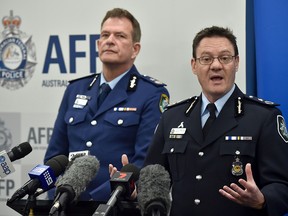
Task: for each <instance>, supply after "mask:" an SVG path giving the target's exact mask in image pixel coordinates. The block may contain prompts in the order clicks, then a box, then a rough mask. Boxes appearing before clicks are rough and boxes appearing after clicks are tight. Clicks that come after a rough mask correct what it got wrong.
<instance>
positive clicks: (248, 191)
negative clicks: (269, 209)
mask: <svg viewBox="0 0 288 216" xmlns="http://www.w3.org/2000/svg"><path fill="white" fill-rule="evenodd" d="M245 172H246V176H247V181H246V180H244V179H239V183H240V184H241V185H242V186H243V187H244V190H243V189H242V188H241V187H239V186H238V185H237V184H235V183H231V184H230V187H229V186H226V185H225V186H223V189H220V190H219V192H220V194H222V195H223V196H224V197H226V198H228V199H229V200H232V201H234V202H236V203H238V204H240V205H245V206H249V207H251V208H255V209H262V208H263V207H264V204H265V198H264V195H263V194H262V192H261V191H260V189H259V188H258V186H257V185H256V183H255V181H254V178H253V175H252V169H251V164H247V165H246V167H245Z"/></svg>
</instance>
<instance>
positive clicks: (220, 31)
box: [192, 26, 239, 58]
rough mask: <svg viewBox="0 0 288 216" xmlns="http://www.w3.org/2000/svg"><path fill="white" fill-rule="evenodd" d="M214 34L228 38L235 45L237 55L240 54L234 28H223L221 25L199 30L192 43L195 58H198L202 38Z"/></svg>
mask: <svg viewBox="0 0 288 216" xmlns="http://www.w3.org/2000/svg"><path fill="white" fill-rule="evenodd" d="M214 36H219V37H225V38H227V39H228V40H229V41H230V42H231V43H232V45H233V47H234V51H235V54H234V55H235V56H238V54H239V53H238V46H237V41H236V37H235V35H233V32H232V30H230V29H229V28H223V27H219V26H212V27H208V28H205V29H202V30H201V31H200V32H198V33H197V34H196V36H195V38H194V40H193V45H192V51H193V53H192V56H193V58H196V49H197V47H198V46H199V44H200V42H201V40H202V39H203V38H206V37H214Z"/></svg>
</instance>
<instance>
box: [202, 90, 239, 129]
mask: <svg viewBox="0 0 288 216" xmlns="http://www.w3.org/2000/svg"><path fill="white" fill-rule="evenodd" d="M234 89H235V84H234V85H233V87H232V88H231V89H230V91H229V92H227V93H226V94H225V95H224V96H223V97H221V98H219V99H218V100H217V101H215V103H214V104H215V106H216V113H215V115H216V117H218V115H219V113H220V112H221V110H222V108H223V106H224V104H225V103H226V101H227V100H228V98H229V97H230V96H231V95H232V93H233V91H234ZM209 103H210V102H209V101H208V99H207V98H206V96H205V95H204V94H203V93H202V105H201V124H202V128H203V127H204V124H205V122H206V120H207V119H208V117H209V111H208V110H207V109H206V107H207V105H208V104H209Z"/></svg>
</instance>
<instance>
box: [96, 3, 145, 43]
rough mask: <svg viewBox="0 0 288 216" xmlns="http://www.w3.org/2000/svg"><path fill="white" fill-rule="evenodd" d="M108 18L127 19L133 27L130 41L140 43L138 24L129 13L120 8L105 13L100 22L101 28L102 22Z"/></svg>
mask: <svg viewBox="0 0 288 216" xmlns="http://www.w3.org/2000/svg"><path fill="white" fill-rule="evenodd" d="M109 18H127V19H128V20H130V21H131V23H132V27H133V32H132V40H133V41H134V42H140V40H141V28H140V24H139V22H138V21H137V19H136V18H135V17H134V16H133V15H132V14H131V13H130V12H129V11H127V10H125V9H122V8H114V9H112V10H109V11H107V13H106V15H105V17H104V18H103V20H102V23H101V28H102V27H103V24H104V22H105V21H106V20H107V19H109Z"/></svg>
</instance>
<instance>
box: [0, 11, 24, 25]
mask: <svg viewBox="0 0 288 216" xmlns="http://www.w3.org/2000/svg"><path fill="white" fill-rule="evenodd" d="M2 24H3V26H4V28H15V27H17V28H19V26H20V24H21V18H20V17H19V16H13V11H10V16H5V17H3V19H2Z"/></svg>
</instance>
